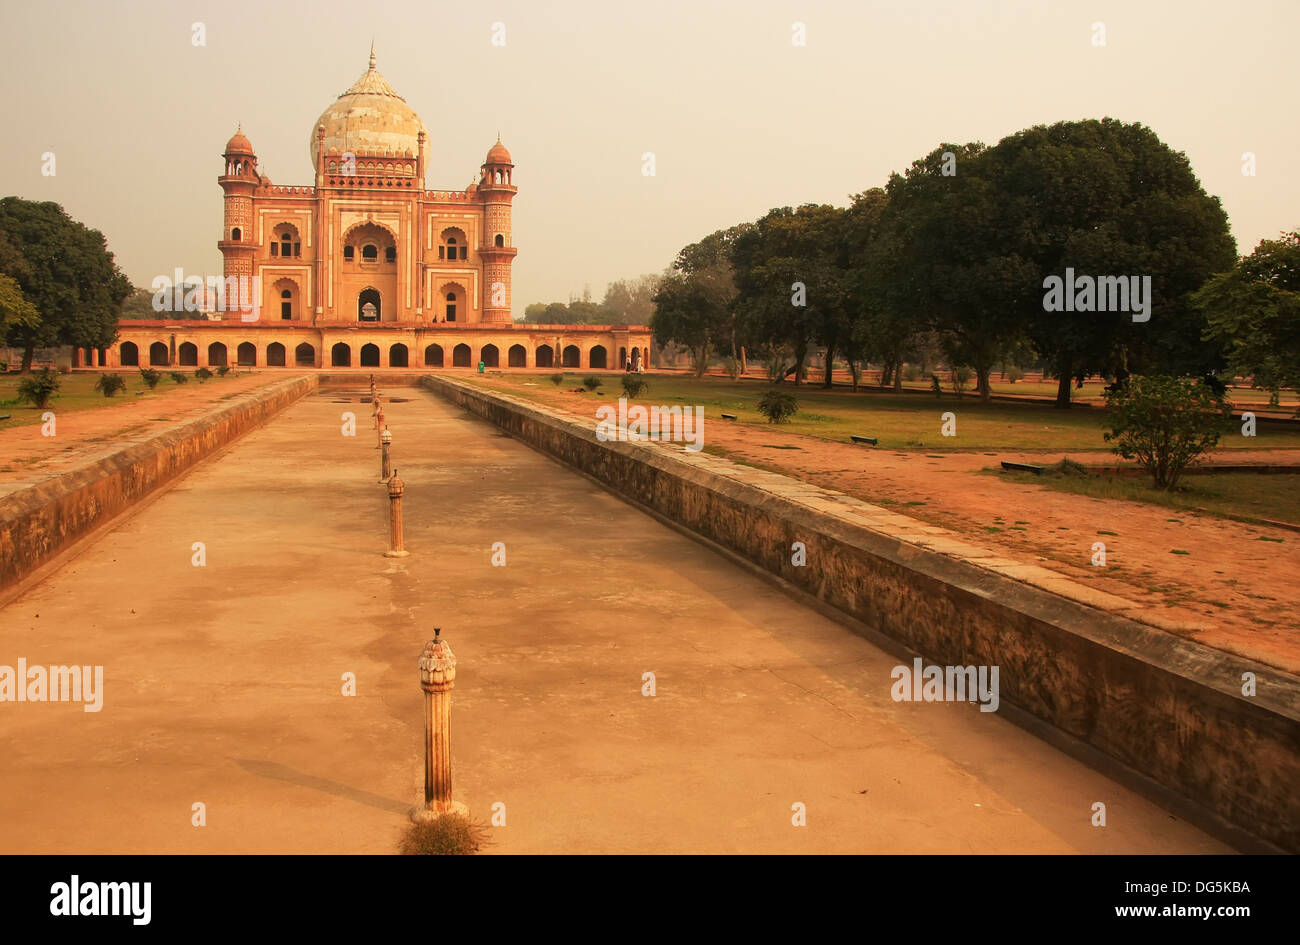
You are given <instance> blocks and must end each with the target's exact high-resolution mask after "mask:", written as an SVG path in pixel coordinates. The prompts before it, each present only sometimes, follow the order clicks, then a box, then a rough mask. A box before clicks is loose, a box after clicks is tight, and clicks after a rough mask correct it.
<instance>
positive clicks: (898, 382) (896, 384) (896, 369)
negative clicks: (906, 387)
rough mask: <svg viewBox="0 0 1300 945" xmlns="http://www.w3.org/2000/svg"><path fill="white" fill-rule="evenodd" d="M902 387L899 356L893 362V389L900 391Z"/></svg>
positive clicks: (901, 367)
mask: <svg viewBox="0 0 1300 945" xmlns="http://www.w3.org/2000/svg"><path fill="white" fill-rule="evenodd" d="M902 389H903V359H902V358H899V359H898V361H897V362H896V363H895V364H894V390H895V391H901V390H902Z"/></svg>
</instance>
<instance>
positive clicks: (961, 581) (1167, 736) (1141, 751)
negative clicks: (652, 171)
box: [422, 375, 1300, 852]
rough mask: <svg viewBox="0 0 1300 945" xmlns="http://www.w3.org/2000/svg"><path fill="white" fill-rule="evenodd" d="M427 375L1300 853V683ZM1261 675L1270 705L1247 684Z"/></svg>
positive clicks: (755, 482)
mask: <svg viewBox="0 0 1300 945" xmlns="http://www.w3.org/2000/svg"><path fill="white" fill-rule="evenodd" d="M422 383H423V384H424V385H425V386H426V387H428V388H429V389H431V390H433V391H434V392H436V393H438V394H440V395H442V396H444V397H446V398H448V399H450V400H451V401H453V402H454V403H456V404H458V405H460V406H462V407H464V408H465V409H467V410H469V411H471V412H472V413H475V414H477V415H478V416H480V417H482V418H484V419H486V420H489V421H490V422H492V423H494V424H496V425H497V426H498V427H500V428H502V429H503V430H505V431H506V432H508V433H509V434H510V435H512V436H514V437H515V438H517V439H519V440H521V441H523V442H524V443H527V444H528V445H530V446H532V447H534V448H536V449H538V450H540V451H542V452H544V453H547V454H549V455H551V456H552V457H554V458H556V459H558V460H560V461H562V462H564V463H566V464H568V465H570V466H572V467H574V468H576V469H578V470H580V471H582V472H584V473H586V474H587V475H589V476H591V477H593V478H594V479H596V480H597V481H599V482H601V483H603V484H604V485H606V486H607V487H609V488H610V489H611V490H612V491H614V492H617V493H619V494H621V495H623V496H624V497H626V498H628V499H631V500H633V501H634V502H636V503H638V504H640V505H642V506H644V507H646V508H648V509H650V510H652V511H653V512H656V513H658V514H659V515H661V516H663V517H665V518H667V519H669V520H671V521H673V522H676V523H678V524H680V525H682V526H684V527H686V528H688V529H691V530H692V531H694V532H696V533H697V534H699V535H701V536H703V537H705V538H707V539H709V540H711V541H713V542H716V543H717V544H719V545H721V546H723V547H724V548H726V549H729V550H730V551H732V552H734V553H735V554H738V555H740V556H742V557H743V558H745V559H747V560H749V561H750V562H752V563H753V564H755V565H757V566H759V567H760V568H763V569H765V570H767V571H769V572H771V573H772V574H775V575H778V576H779V577H781V578H783V579H784V580H785V581H788V582H789V583H790V584H792V585H794V586H796V587H798V588H800V589H802V590H804V591H806V592H807V593H809V594H811V595H813V596H814V597H816V598H818V599H819V600H820V601H822V602H824V603H825V604H826V605H829V606H831V607H834V608H836V609H837V610H839V611H841V612H843V613H845V614H848V615H850V616H851V617H853V618H856V619H857V620H858V621H861V622H862V623H863V624H865V626H866V627H868V628H870V629H871V630H873V631H875V632H878V633H880V634H883V635H884V636H885V637H887V638H889V639H890V640H892V641H895V642H896V643H897V644H901V645H902V646H903V647H905V648H907V649H908V650H911V651H912V652H914V653H916V654H918V655H920V656H922V657H923V658H924V659H925V660H926V661H927V662H929V663H937V664H940V665H990V666H998V667H999V668H1000V670H999V671H1000V685H1001V698H1002V700H1003V703H1004V704H1006V703H1010V704H1011V705H1012V706H1014V707H1016V708H1017V709H1019V710H1022V711H1023V712H1025V713H1028V714H1029V715H1031V716H1033V717H1034V718H1036V719H1037V720H1041V721H1042V722H1046V723H1048V724H1049V725H1050V726H1053V727H1054V728H1055V729H1056V730H1058V731H1059V732H1063V733H1065V734H1066V735H1068V736H1071V737H1072V738H1073V739H1076V740H1077V741H1078V742H1081V743H1083V744H1084V745H1087V746H1091V748H1092V749H1095V750H1099V751H1100V752H1102V753H1104V754H1105V755H1107V756H1109V757H1110V758H1112V759H1114V760H1117V761H1119V762H1120V763H1122V764H1123V765H1124V766H1126V767H1127V768H1129V769H1130V770H1132V771H1136V772H1138V773H1139V774H1140V775H1142V776H1145V777H1146V778H1150V779H1152V780H1154V781H1155V782H1157V783H1158V784H1160V785H1162V786H1164V787H1165V788H1167V789H1170V790H1172V791H1173V792H1175V793H1176V794H1178V795H1181V796H1182V797H1183V798H1186V799H1188V800H1189V801H1191V803H1192V805H1193V807H1194V809H1196V810H1199V811H1201V812H1208V815H1209V816H1208V817H1206V818H1205V820H1206V821H1208V822H1211V823H1213V822H1216V821H1226V823H1227V824H1231V825H1236V826H1237V827H1238V828H1241V829H1242V830H1244V831H1246V832H1247V833H1250V834H1252V835H1254V836H1255V837H1257V838H1260V839H1262V840H1263V841H1265V843H1267V844H1272V845H1275V846H1276V847H1280V848H1282V849H1285V850H1289V851H1291V852H1300V790H1297V785H1300V679H1297V678H1296V677H1294V676H1291V675H1289V674H1287V673H1284V672H1281V671H1279V670H1276V669H1273V668H1271V667H1268V666H1264V665H1260V664H1258V663H1255V662H1252V661H1250V660H1247V659H1244V658H1241V657H1237V656H1234V655H1232V654H1229V653H1225V652H1222V651H1219V650H1213V649H1210V648H1207V647H1203V646H1198V645H1197V644H1195V643H1192V642H1189V641H1187V640H1184V639H1182V638H1180V637H1177V636H1174V635H1173V634H1170V633H1166V632H1164V631H1161V630H1158V629H1155V628H1153V627H1149V626H1146V625H1144V624H1141V623H1137V622H1136V621H1133V620H1129V619H1126V618H1124V617H1120V616H1116V615H1115V614H1113V613H1107V612H1105V611H1103V610H1099V609H1096V608H1094V607H1090V606H1087V605H1086V604H1084V603H1081V602H1079V601H1077V600H1071V599H1069V598H1068V597H1063V596H1059V595H1057V594H1054V593H1051V592H1049V591H1046V590H1043V589H1041V588H1038V587H1032V586H1030V585H1028V584H1025V583H1022V582H1020V581H1017V580H1015V579H1013V578H1011V577H1008V576H1007V575H1005V574H999V573H997V572H995V571H992V570H988V569H986V568H983V567H980V566H978V565H977V564H975V563H973V562H972V561H970V560H963V559H962V558H960V557H953V556H950V555H947V554H943V553H940V552H938V551H935V550H932V549H930V548H926V547H924V546H922V545H921V544H919V543H918V541H916V540H908V538H903V537H899V536H900V535H904V534H907V532H908V530H910V531H911V532H913V533H915V532H917V531H919V527H918V526H919V524H920V523H916V522H914V521H912V520H908V519H906V518H905V517H903V516H898V515H896V514H894V513H890V512H888V511H887V510H885V509H880V508H878V507H874V506H871V505H869V504H868V503H866V502H862V501H861V500H858V499H855V498H852V497H850V496H845V495H842V494H840V493H836V492H833V491H831V490H827V489H821V488H819V487H816V486H812V485H808V484H806V483H801V482H797V481H795V480H792V479H789V478H786V477H784V476H779V475H776V474H774V473H769V472H765V471H762V470H757V469H753V468H750V467H743V466H738V465H736V464H733V463H730V462H728V461H726V460H722V459H719V458H717V457H713V456H709V455H708V454H705V453H694V454H692V453H685V452H682V451H680V449H679V448H673V447H668V446H665V445H659V444H650V443H616V442H610V443H602V442H600V441H599V440H597V438H596V435H595V431H594V417H593V420H592V421H591V422H580V421H576V420H574V419H573V418H572V417H571V416H569V415H566V414H563V413H560V412H558V411H554V410H550V409H549V408H546V407H542V406H540V405H537V404H532V403H528V402H526V401H523V400H520V399H517V398H514V397H509V396H506V395H501V394H496V393H492V392H488V391H485V390H483V389H481V388H478V387H477V386H475V385H473V384H471V383H466V382H464V381H459V380H454V379H451V378H448V377H446V376H443V375H426V376H424V377H423V378H422ZM891 532H892V534H891ZM795 541H801V542H804V543H805V544H806V546H807V564H806V565H805V566H803V567H794V566H793V565H792V564H791V545H792V543H793V542H795ZM1247 672H1249V673H1254V674H1255V677H1256V681H1257V687H1258V688H1257V695H1255V696H1254V697H1245V696H1243V695H1242V693H1241V687H1242V674H1243V673H1247ZM889 684H890V680H887V679H882V680H881V683H880V691H881V693H882V695H883V694H884V693H886V692H887V691H888V687H889ZM1064 741H1068V739H1066V740H1064ZM1094 800H1104V799H1103V798H1084V799H1081V800H1080V803H1081V804H1082V805H1083V807H1082V808H1081V810H1080V817H1087V816H1089V815H1090V811H1089V807H1088V805H1090V804H1091V803H1092V802H1093V801H1094Z"/></svg>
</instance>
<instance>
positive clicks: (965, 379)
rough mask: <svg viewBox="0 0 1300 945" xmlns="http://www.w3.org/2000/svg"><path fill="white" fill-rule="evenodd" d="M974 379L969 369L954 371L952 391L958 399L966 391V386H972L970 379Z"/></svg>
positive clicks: (959, 368) (954, 369) (956, 368)
mask: <svg viewBox="0 0 1300 945" xmlns="http://www.w3.org/2000/svg"><path fill="white" fill-rule="evenodd" d="M972 377H974V374H973V373H972V372H971V369H970V368H968V367H964V366H963V367H955V368H953V369H952V389H953V391H954V392H955V393H956V394H957V396H958V397H960V396H961V392H962V391H964V390H965V389H966V386H967V385H968V384H970V379H971V378H972Z"/></svg>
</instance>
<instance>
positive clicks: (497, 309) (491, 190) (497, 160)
mask: <svg viewBox="0 0 1300 945" xmlns="http://www.w3.org/2000/svg"><path fill="white" fill-rule="evenodd" d="M514 168H515V165H514V164H513V163H512V162H511V160H510V152H509V151H507V150H506V147H505V145H503V144H502V143H501V136H500V135H497V143H496V144H494V145H493V146H492V150H490V151H488V153H487V160H485V161H484V162H483V169H482V172H481V175H480V177H479V184H478V191H477V197H478V199H479V201H480V202H481V203H482V204H483V239H482V245H481V246H480V247H479V257H480V258H481V259H482V260H483V321H485V322H496V323H499V324H507V325H508V324H510V321H511V319H510V266H511V263H513V262H514V258H515V256H516V255H518V253H519V251H518V250H517V249H515V247H514V243H513V241H512V240H511V238H510V204H511V201H512V200H514V197H515V194H516V193H517V188H516V187H515V185H514V183H513V181H512V179H511V178H512V177H513V175H514Z"/></svg>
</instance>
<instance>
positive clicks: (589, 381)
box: [582, 374, 601, 390]
mask: <svg viewBox="0 0 1300 945" xmlns="http://www.w3.org/2000/svg"><path fill="white" fill-rule="evenodd" d="M600 385H601V380H600V378H598V377H597V376H596V375H595V374H588V375H587V376H586V377H584V378H583V379H582V386H583V387H585V388H587V390H595V389H596V388H597V387H599V386H600Z"/></svg>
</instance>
